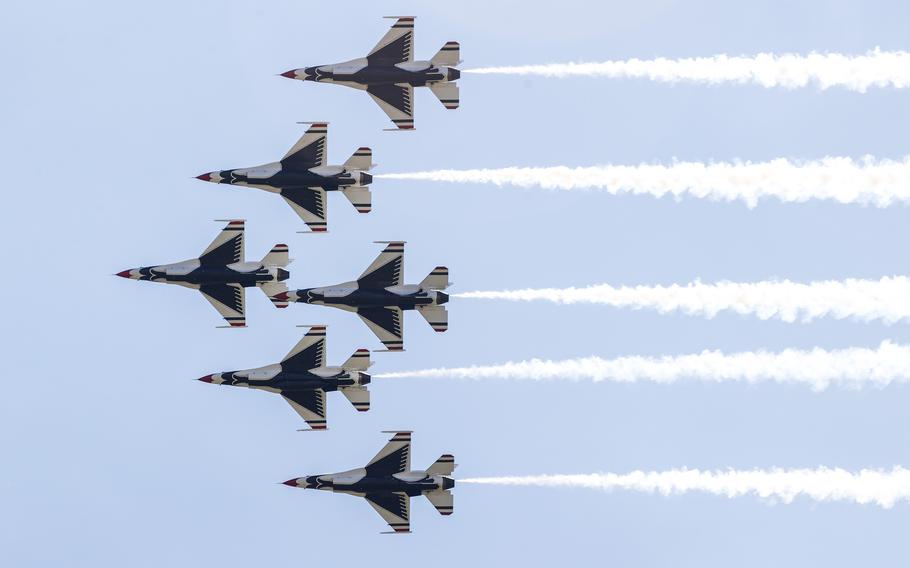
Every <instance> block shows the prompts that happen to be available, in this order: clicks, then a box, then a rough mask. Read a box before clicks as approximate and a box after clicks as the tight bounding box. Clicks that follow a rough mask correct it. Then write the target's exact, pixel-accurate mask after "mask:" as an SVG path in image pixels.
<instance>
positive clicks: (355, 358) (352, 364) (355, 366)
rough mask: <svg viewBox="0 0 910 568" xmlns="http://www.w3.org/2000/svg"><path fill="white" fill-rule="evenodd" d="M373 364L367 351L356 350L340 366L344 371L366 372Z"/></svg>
mask: <svg viewBox="0 0 910 568" xmlns="http://www.w3.org/2000/svg"><path fill="white" fill-rule="evenodd" d="M372 364H373V362H372V361H370V351H369V349H358V350H357V351H354V354H353V355H351V356H350V357H348V360H347V361H345V362H344V363H342V364H341V368H342V369H344V370H345V371H366V370H367V369H369V368H370V365H372Z"/></svg>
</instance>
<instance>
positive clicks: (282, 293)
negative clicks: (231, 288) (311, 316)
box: [259, 253, 290, 308]
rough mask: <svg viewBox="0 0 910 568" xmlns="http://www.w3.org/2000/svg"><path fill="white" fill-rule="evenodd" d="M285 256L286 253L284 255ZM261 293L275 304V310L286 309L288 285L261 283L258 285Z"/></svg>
mask: <svg viewBox="0 0 910 568" xmlns="http://www.w3.org/2000/svg"><path fill="white" fill-rule="evenodd" d="M285 254H287V253H285ZM259 289H260V290H262V293H263V294H265V295H266V296H268V298H269V300H271V301H272V303H273V304H275V307H276V308H286V307H288V304H289V303H290V302H289V301H288V299H287V297H288V285H287V284H285V283H284V282H263V283H262V284H259Z"/></svg>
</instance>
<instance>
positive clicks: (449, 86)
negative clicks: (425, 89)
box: [429, 83, 460, 110]
mask: <svg viewBox="0 0 910 568" xmlns="http://www.w3.org/2000/svg"><path fill="white" fill-rule="evenodd" d="M429 87H430V90H431V91H433V94H434V95H436V98H437V99H439V102H441V103H442V106H444V107H446V108H447V109H449V110H451V109H454V108H458V103H459V101H460V99H459V95H458V83H432V84H431V85H429Z"/></svg>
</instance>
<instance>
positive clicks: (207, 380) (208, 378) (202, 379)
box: [197, 375, 212, 383]
mask: <svg viewBox="0 0 910 568" xmlns="http://www.w3.org/2000/svg"><path fill="white" fill-rule="evenodd" d="M197 380H199V381H202V382H203V383H210V382H212V375H206V376H204V377H199V378H198V379H197Z"/></svg>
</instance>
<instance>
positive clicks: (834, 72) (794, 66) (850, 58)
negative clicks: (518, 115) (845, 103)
mask: <svg viewBox="0 0 910 568" xmlns="http://www.w3.org/2000/svg"><path fill="white" fill-rule="evenodd" d="M462 72H463V73H478V74H497V75H538V76H543V77H572V76H584V77H609V78H612V79H625V78H632V79H650V80H651V81H657V82H660V83H679V82H691V83H707V84H718V83H739V84H753V85H760V86H762V87H767V88H772V87H783V88H785V89H796V88H800V87H806V86H808V85H810V84H811V85H816V86H818V87H819V88H821V89H828V88H830V87H843V88H845V89H849V90H851V91H858V92H860V93H864V92H866V90H867V89H869V87H893V88H896V89H903V88H906V87H908V86H910V53H907V52H905V51H881V50H879V49H878V48H876V49H875V50H873V51H869V52H867V53H866V54H865V55H843V54H839V53H816V52H813V53H810V54H808V55H798V54H790V53H786V54H780V55H775V54H773V53H759V54H758V55H755V56H732V57H731V56H729V55H714V56H711V57H689V58H683V59H667V58H664V57H659V58H656V59H625V60H614V61H603V62H597V63H551V64H546V65H520V66H510V67H481V68H477V69H465V70H463V71H462Z"/></svg>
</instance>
